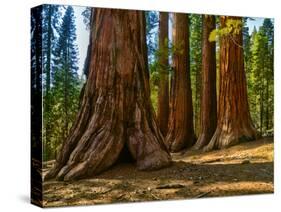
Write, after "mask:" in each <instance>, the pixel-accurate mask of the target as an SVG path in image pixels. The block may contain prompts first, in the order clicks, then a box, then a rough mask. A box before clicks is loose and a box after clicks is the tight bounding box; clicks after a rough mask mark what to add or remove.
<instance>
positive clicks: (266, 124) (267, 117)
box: [265, 76, 269, 130]
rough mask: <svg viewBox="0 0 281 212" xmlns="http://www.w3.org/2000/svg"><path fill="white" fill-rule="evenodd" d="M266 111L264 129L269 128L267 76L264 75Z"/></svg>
mask: <svg viewBox="0 0 281 212" xmlns="http://www.w3.org/2000/svg"><path fill="white" fill-rule="evenodd" d="M265 98H266V112H265V121H266V123H265V127H266V130H269V77H268V76H266V94H265Z"/></svg>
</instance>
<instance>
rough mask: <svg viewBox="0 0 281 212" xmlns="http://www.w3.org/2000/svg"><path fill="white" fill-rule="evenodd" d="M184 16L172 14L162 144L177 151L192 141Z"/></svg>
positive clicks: (186, 22) (186, 24) (186, 35)
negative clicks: (167, 107) (170, 63)
mask: <svg viewBox="0 0 281 212" xmlns="http://www.w3.org/2000/svg"><path fill="white" fill-rule="evenodd" d="M188 34H189V32H188V16H187V15H186V14H181V13H175V14H174V31H173V45H174V52H173V69H174V72H173V73H172V74H173V76H172V82H171V97H170V99H171V100H170V115H169V124H168V133H167V136H166V140H165V141H166V145H168V146H169V149H170V151H172V152H177V151H180V150H182V149H183V148H185V147H190V146H192V145H193V143H194V140H195V136H194V130H193V109H192V95H191V83H190V70H189V39H188Z"/></svg>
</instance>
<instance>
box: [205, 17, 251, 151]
mask: <svg viewBox="0 0 281 212" xmlns="http://www.w3.org/2000/svg"><path fill="white" fill-rule="evenodd" d="M230 19H233V20H237V21H242V20H241V18H239V17H226V16H221V18H220V23H221V27H225V26H226V22H227V21H228V20H230ZM242 41H243V40H242V30H240V32H239V33H236V34H235V33H233V31H232V32H230V33H228V34H226V35H223V36H221V40H220V81H219V86H220V87H219V90H220V92H219V102H218V123H217V128H216V131H215V133H214V135H213V137H212V139H211V141H210V143H209V144H208V145H207V146H206V147H205V150H206V151H208V150H211V149H221V148H225V147H228V146H231V145H235V144H237V143H239V142H242V141H248V140H254V139H255V138H256V129H255V128H254V125H253V123H252V120H251V116H250V112H249V104H248V97H247V86H246V76H245V70H244V57H243V48H242V45H243V42H242Z"/></svg>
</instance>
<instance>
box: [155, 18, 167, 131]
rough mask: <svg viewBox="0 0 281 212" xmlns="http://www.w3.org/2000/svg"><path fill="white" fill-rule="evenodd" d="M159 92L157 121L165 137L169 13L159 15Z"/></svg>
mask: <svg viewBox="0 0 281 212" xmlns="http://www.w3.org/2000/svg"><path fill="white" fill-rule="evenodd" d="M159 16H160V18H159V50H160V51H159V90H158V107H157V120H158V123H159V127H160V130H161V132H162V134H163V136H165V135H166V133H167V128H168V119H169V80H168V79H169V72H168V66H169V60H168V48H167V47H168V20H169V13H166V12H160V14H159Z"/></svg>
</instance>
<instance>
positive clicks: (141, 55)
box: [46, 9, 171, 180]
mask: <svg viewBox="0 0 281 212" xmlns="http://www.w3.org/2000/svg"><path fill="white" fill-rule="evenodd" d="M93 22H94V23H93V25H94V26H95V28H94V33H93V35H92V38H91V39H92V44H93V46H92V53H91V62H90V67H89V75H88V80H87V84H86V86H85V91H84V95H83V99H82V103H81V109H80V111H79V112H78V116H77V119H76V122H75V123H74V125H73V127H72V129H71V131H70V134H69V136H68V138H67V139H66V140H65V142H64V144H63V147H62V149H61V152H60V154H59V156H58V158H57V161H56V164H55V167H54V168H53V169H52V170H51V171H50V172H49V173H48V174H47V175H46V179H49V178H54V177H56V178H57V179H58V180H75V179H79V178H84V177H89V176H92V175H95V174H98V173H100V172H102V171H104V170H106V169H108V168H109V167H110V166H112V165H113V164H114V162H115V161H116V160H117V159H118V158H119V157H120V153H121V150H122V149H123V148H128V150H129V152H130V154H131V155H132V157H133V158H134V159H135V160H136V165H137V168H138V169H140V170H151V169H158V168H161V167H164V166H167V165H168V164H169V163H170V160H171V159H170V155H169V153H168V151H167V149H166V146H165V145H164V142H163V137H162V135H161V132H160V130H159V128H158V127H157V123H156V117H155V114H154V111H153V109H152V104H151V101H150V88H149V72H148V64H147V59H146V58H147V52H146V41H145V17H144V13H143V12H140V11H128V10H116V9H96V10H95V12H94V20H93Z"/></svg>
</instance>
